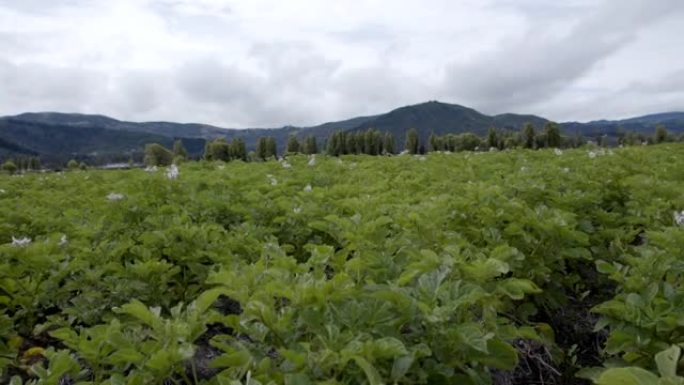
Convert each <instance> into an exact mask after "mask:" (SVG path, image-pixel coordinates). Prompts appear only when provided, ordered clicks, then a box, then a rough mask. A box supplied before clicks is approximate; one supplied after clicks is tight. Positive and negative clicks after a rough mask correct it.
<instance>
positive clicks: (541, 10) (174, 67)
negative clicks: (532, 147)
mask: <svg viewBox="0 0 684 385" xmlns="http://www.w3.org/2000/svg"><path fill="white" fill-rule="evenodd" d="M681 36H684V1H682V0H565V1H547V0H403V1H391V0H347V1H332V0H329V1H328V0H293V1H278V0H249V1H247V0H240V1H237V0H116V1H108V0H21V1H16V0H0V115H10V114H17V113H21V112H25V111H60V112H84V113H101V114H105V115H110V116H113V117H116V118H119V119H126V120H135V121H142V120H172V121H182V122H188V121H193V122H203V123H211V124H216V125H221V126H228V127H262V126H263V127H275V126H282V125H285V124H294V125H312V124H317V123H321V122H324V121H331V120H337V119H344V118H348V117H352V116H358V115H364V114H375V113H381V112H385V111H387V110H389V109H393V108H395V107H399V106H402V105H406V104H412V103H418V102H423V101H427V100H440V101H445V102H451V103H458V104H463V105H466V106H469V107H474V108H476V109H478V110H480V111H482V112H485V113H501V112H509V111H510V112H518V113H534V114H537V115H542V116H544V117H548V118H550V119H555V120H559V121H566V120H581V121H584V120H591V119H597V118H620V117H628V116H634V115H639V114H646V113H653V112H662V111H671V110H684V51H683V50H682V40H681V39H682V38H681Z"/></svg>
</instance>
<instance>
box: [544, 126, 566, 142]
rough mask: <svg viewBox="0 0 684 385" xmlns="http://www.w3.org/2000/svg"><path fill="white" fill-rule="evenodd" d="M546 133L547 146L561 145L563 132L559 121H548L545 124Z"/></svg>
mask: <svg viewBox="0 0 684 385" xmlns="http://www.w3.org/2000/svg"><path fill="white" fill-rule="evenodd" d="M544 134H545V135H546V146H547V147H556V148H558V147H560V146H561V141H562V138H561V132H560V126H559V125H558V123H554V122H546V124H545V125H544Z"/></svg>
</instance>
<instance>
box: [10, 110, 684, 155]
mask: <svg viewBox="0 0 684 385" xmlns="http://www.w3.org/2000/svg"><path fill="white" fill-rule="evenodd" d="M528 122H529V123H532V124H534V125H535V126H536V127H537V129H541V127H543V125H544V124H545V123H546V122H548V120H547V119H545V118H543V117H539V116H535V115H524V114H514V113H505V114H498V115H486V114H483V113H481V112H479V111H476V110H474V109H472V108H468V107H464V106H461V105H457V104H448V103H441V102H437V101H430V102H426V103H421V104H416V105H411V106H405V107H401V108H397V109H394V110H392V111H389V112H387V113H384V114H379V115H373V116H362V117H355V118H351V119H347V120H342V121H335V122H327V123H323V124H320V125H317V126H311V127H294V126H286V127H282V128H247V129H234V128H233V129H231V128H221V127H216V126H211V125H207V124H198V123H174V122H142V123H136V122H127V121H121V120H117V119H113V118H110V117H107V116H102V115H85V114H65V113H57V112H42V113H24V114H20V115H16V116H12V117H4V118H0V157H2V158H6V157H10V156H16V155H26V154H31V155H39V156H41V157H42V158H56V159H61V158H65V157H72V156H77V157H93V156H101V155H102V154H109V155H112V154H116V155H119V156H124V155H130V154H133V153H140V152H141V151H142V149H143V146H144V145H145V144H146V143H150V142H158V143H161V144H164V145H167V146H170V145H171V143H173V140H174V139H175V138H183V141H184V142H185V144H186V147H187V148H188V151H189V152H190V153H191V154H193V155H199V154H201V153H202V151H203V148H204V143H205V140H207V139H213V138H217V137H224V138H226V139H229V140H230V139H234V138H238V137H239V138H242V139H244V140H245V142H246V144H247V148H248V150H253V149H254V148H255V147H256V142H257V140H258V138H259V137H261V136H272V137H274V138H275V139H276V142H277V144H278V148H279V150H280V151H282V150H284V148H285V145H286V143H287V138H288V136H290V135H296V136H297V137H299V138H304V137H306V136H315V137H316V138H317V139H318V142H319V146H322V145H323V143H324V142H325V140H326V139H327V138H328V136H329V135H330V134H331V133H333V132H335V131H360V130H366V129H368V128H375V129H377V130H380V131H383V132H390V133H392V134H393V135H394V136H395V138H396V142H397V145H398V147H400V148H401V147H402V143H403V138H404V136H405V134H406V132H407V130H408V129H410V128H416V129H417V130H418V132H419V136H420V138H421V140H422V141H425V140H426V139H427V138H428V136H429V135H430V134H431V133H433V132H434V133H435V134H438V135H443V134H446V133H464V132H473V133H476V134H478V135H484V134H485V133H486V132H487V129H488V128H489V127H497V128H500V129H513V130H518V129H520V128H521V127H522V126H523V125H524V124H525V123H528ZM658 124H664V125H665V126H666V127H667V128H668V130H670V131H671V132H673V133H682V132H684V113H683V112H668V113H661V114H653V115H646V116H641V117H635V118H630V119H624V120H597V121H591V122H587V123H579V122H567V123H562V124H561V126H562V129H563V131H564V133H565V134H566V135H577V134H580V135H583V136H587V137H593V136H599V135H608V136H610V137H615V136H617V135H618V133H619V132H620V131H624V130H629V131H636V132H640V133H644V134H651V133H653V131H654V130H655V127H656V126H657V125H658Z"/></svg>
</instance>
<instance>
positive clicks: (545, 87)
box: [446, 0, 684, 111]
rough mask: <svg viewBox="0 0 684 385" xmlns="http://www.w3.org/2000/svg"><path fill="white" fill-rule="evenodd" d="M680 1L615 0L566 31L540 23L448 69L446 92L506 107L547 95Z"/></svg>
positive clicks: (485, 106)
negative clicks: (558, 34) (557, 31)
mask: <svg viewBox="0 0 684 385" xmlns="http://www.w3.org/2000/svg"><path fill="white" fill-rule="evenodd" d="M683 4H684V3H681V2H679V1H677V0H659V1H646V0H628V1H618V0H612V1H608V2H606V3H605V4H604V6H603V7H602V8H601V9H599V10H598V11H597V12H595V13H594V14H590V15H588V16H587V17H585V18H584V19H583V20H581V21H580V22H579V23H577V24H576V25H575V26H574V27H573V28H572V30H571V31H570V32H569V33H568V34H567V35H565V36H561V37H557V38H554V37H552V36H550V35H547V34H544V33H543V31H540V30H543V28H548V27H550V26H549V25H545V24H543V23H542V24H541V25H538V26H535V27H534V28H531V29H530V30H529V31H528V32H527V33H526V34H525V35H524V37H523V38H521V39H520V40H514V41H506V42H502V46H501V48H500V49H499V50H497V51H494V52H490V53H488V54H486V55H484V56H483V57H479V58H478V60H477V61H474V62H472V63H470V64H466V65H453V66H451V67H450V68H449V70H448V75H447V81H446V85H447V87H448V90H447V93H448V94H450V95H458V96H460V97H461V98H463V99H464V100H469V101H471V102H472V103H473V104H474V105H475V106H476V107H480V108H483V109H486V110H490V111H503V110H512V109H516V108H521V107H525V106H530V105H533V104H534V103H535V102H538V101H543V100H545V99H548V98H549V97H551V96H552V95H554V94H555V93H557V92H559V91H560V90H562V89H564V88H565V87H567V86H568V85H570V84H572V83H573V82H574V81H576V80H577V79H579V78H580V77H581V76H582V75H584V74H586V73H587V71H589V70H590V69H591V68H592V67H593V66H594V65H595V64H597V63H598V62H600V61H602V60H603V59H605V58H607V57H609V56H610V55H611V54H613V53H614V52H616V51H617V50H618V49H620V48H623V47H624V46H625V45H626V44H628V43H629V42H631V41H633V39H634V38H635V36H636V34H637V32H638V31H639V29H641V28H645V27H647V26H648V25H649V24H650V23H654V22H656V21H657V20H658V19H659V18H661V17H663V16H666V15H668V14H669V13H670V12H672V11H673V10H677V11H680V10H681V9H682V5H683Z"/></svg>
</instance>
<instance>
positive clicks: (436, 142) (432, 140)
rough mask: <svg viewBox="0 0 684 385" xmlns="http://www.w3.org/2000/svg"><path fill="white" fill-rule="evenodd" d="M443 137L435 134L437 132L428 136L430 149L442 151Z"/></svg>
mask: <svg viewBox="0 0 684 385" xmlns="http://www.w3.org/2000/svg"><path fill="white" fill-rule="evenodd" d="M440 139H441V138H440V137H438V136H437V135H435V133H434V132H433V133H431V134H430V137H429V138H428V143H429V144H430V151H440V150H441V149H442V145H441V140H440Z"/></svg>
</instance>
